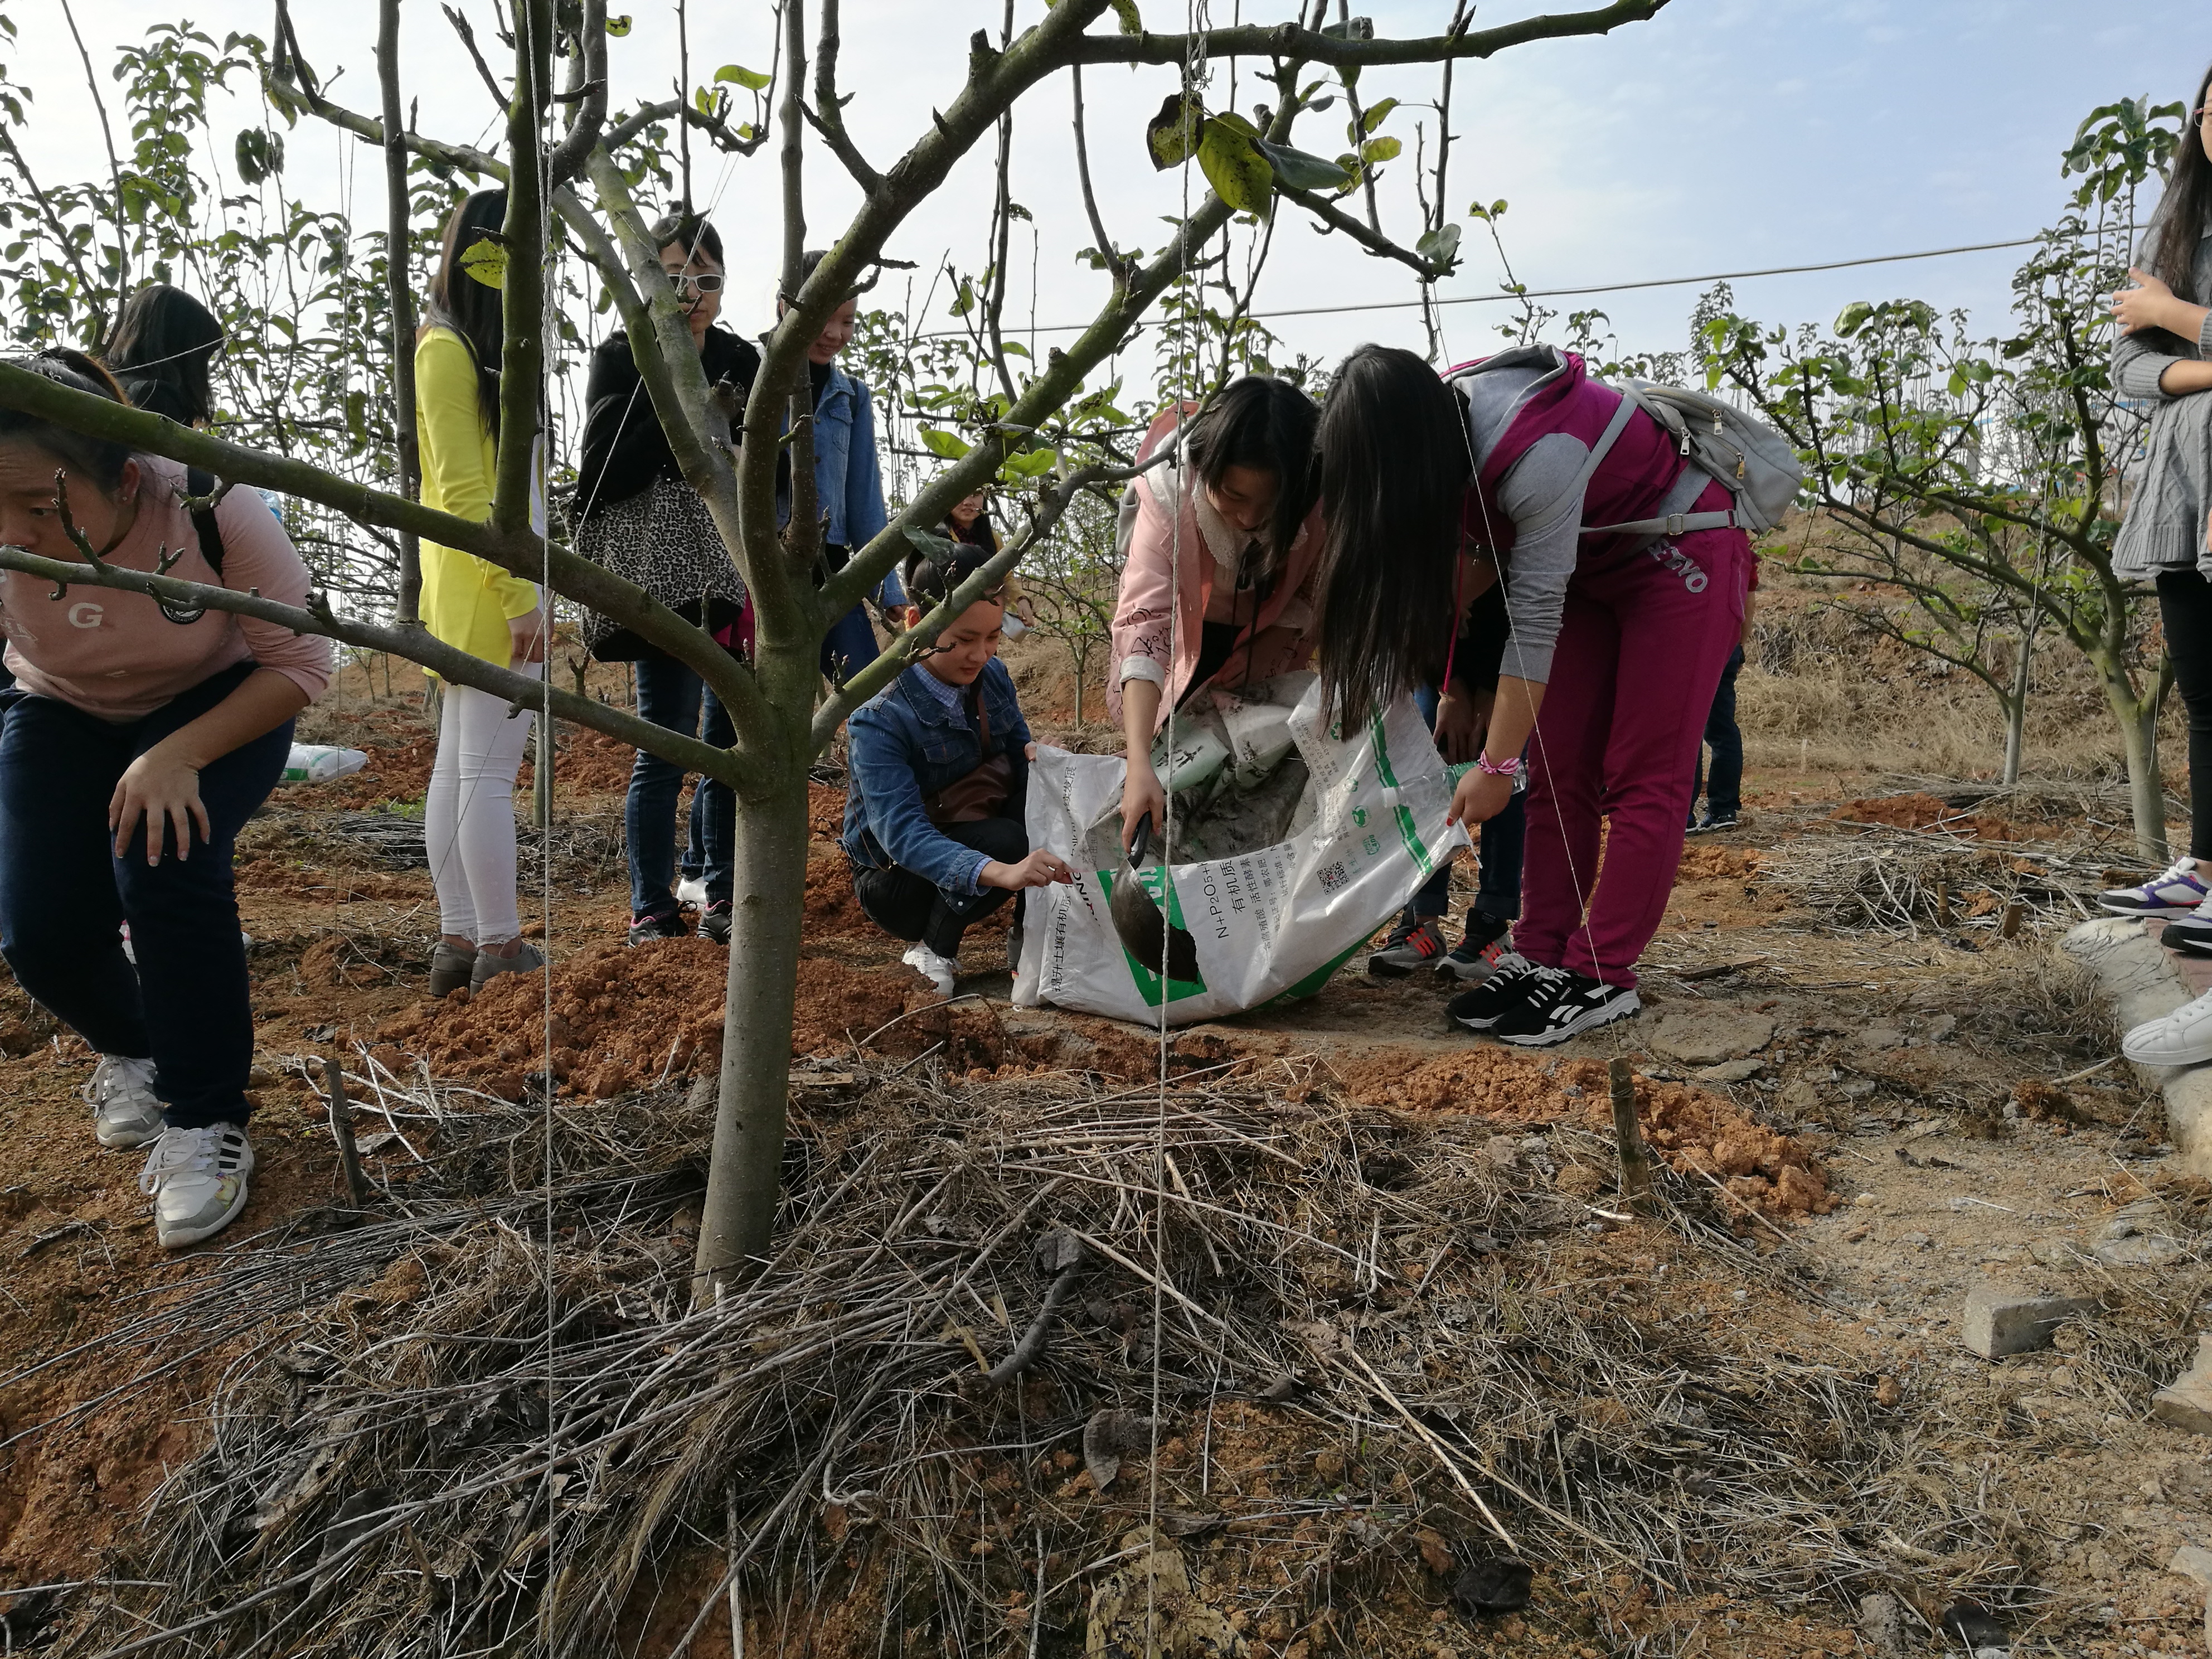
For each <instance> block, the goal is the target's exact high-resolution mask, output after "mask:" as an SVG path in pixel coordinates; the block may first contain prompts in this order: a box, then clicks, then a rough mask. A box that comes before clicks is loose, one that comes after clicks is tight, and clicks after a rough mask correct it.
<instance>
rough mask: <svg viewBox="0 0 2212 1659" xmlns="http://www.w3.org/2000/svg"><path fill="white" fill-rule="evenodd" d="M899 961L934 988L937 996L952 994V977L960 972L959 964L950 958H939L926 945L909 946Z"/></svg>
mask: <svg viewBox="0 0 2212 1659" xmlns="http://www.w3.org/2000/svg"><path fill="white" fill-rule="evenodd" d="M899 960H900V961H901V962H903V963H906V965H907V966H908V967H909V968H911V969H914V970H915V972H916V973H917V974H920V975H921V976H922V977H923V978H924V979H926V980H927V981H929V982H930V983H931V984H932V985H933V986H935V987H937V994H938V995H939V996H941V997H949V996H951V994H952V976H953V975H955V974H957V973H958V972H959V971H960V964H959V963H958V962H957V961H955V960H954V959H953V958H952V957H940V956H939V955H938V954H937V952H936V951H933V950H931V949H930V948H929V947H928V946H927V945H913V946H910V947H909V948H908V951H907V953H906V954H905V955H904V956H902V957H900V958H899Z"/></svg>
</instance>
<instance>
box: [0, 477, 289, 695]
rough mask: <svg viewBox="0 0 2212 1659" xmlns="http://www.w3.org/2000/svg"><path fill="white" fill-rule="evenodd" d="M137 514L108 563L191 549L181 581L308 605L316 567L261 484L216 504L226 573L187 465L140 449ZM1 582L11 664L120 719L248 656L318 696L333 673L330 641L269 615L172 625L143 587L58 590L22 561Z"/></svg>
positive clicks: (27, 677)
mask: <svg viewBox="0 0 2212 1659" xmlns="http://www.w3.org/2000/svg"><path fill="white" fill-rule="evenodd" d="M138 465H139V468H140V470H141V471H142V473H143V482H142V483H140V485H139V487H138V519H137V523H135V524H133V525H132V526H131V533H130V534H129V535H127V536H125V538H123V541H122V543H121V544H120V545H118V547H117V548H116V549H115V550H113V551H112V552H111V553H109V554H108V555H106V562H108V563H110V564H112V565H117V566H119V567H121V568H124V569H126V570H146V571H150V570H152V569H153V568H155V563H156V562H157V561H158V558H159V556H160V555H161V551H162V550H163V549H167V550H169V551H171V552H174V551H176V550H178V549H179V548H182V549H183V550H184V556H183V557H181V558H179V560H178V561H177V562H176V563H175V564H173V566H171V567H170V568H169V574H171V575H173V576H174V577H176V578H177V579H178V580H180V581H188V582H206V583H209V584H211V585H212V584H216V583H220V584H221V585H222V586H225V587H229V588H234V589H236V590H237V591H238V592H246V591H248V590H250V589H253V588H258V589H259V590H260V591H261V597H262V598H264V599H275V600H277V601H278V602H280V603H282V604H284V605H304V604H305V603H306V602H307V586H308V581H307V566H306V565H304V564H302V563H301V562H300V555H299V553H298V552H297V551H296V550H295V549H294V548H293V546H292V543H291V538H289V537H288V536H286V535H285V533H284V531H283V526H280V525H279V524H278V523H277V522H276V514H275V513H271V512H270V510H269V504H268V503H267V502H266V501H263V500H262V499H261V495H260V493H259V492H258V490H252V489H245V488H242V487H241V488H240V489H233V490H231V491H230V492H228V494H227V495H224V496H223V498H222V500H221V501H218V502H216V508H215V518H216V524H217V525H218V526H220V527H221V529H222V546H223V561H222V575H220V576H217V575H216V573H215V570H214V568H212V567H211V566H210V564H209V563H208V562H207V561H206V560H205V559H204V558H203V557H201V556H200V544H199V537H198V535H197V532H195V531H194V530H193V528H192V520H191V514H190V513H187V512H185V507H184V504H183V500H182V497H183V496H184V494H185V469H184V468H183V467H181V466H179V465H177V464H176V463H175V462H174V461H168V460H163V459H160V458H158V457H155V456H148V455H142V456H140V457H139V458H138ZM0 574H4V575H5V578H6V580H5V582H4V583H0V629H5V631H6V633H7V635H8V652H7V658H6V661H7V665H8V666H9V669H11V670H12V671H14V673H15V678H16V679H17V681H18V682H20V683H21V685H22V687H23V689H24V690H26V691H30V692H34V693H36V694H37V695H38V696H42V697H53V698H56V699H58V701H60V702H66V703H72V704H74V705H75V706H76V707H77V708H82V709H83V710H84V712H85V713H86V714H93V715H96V716H98V717H99V718H100V719H101V720H113V721H116V722H118V724H119V723H121V722H124V721H127V720H140V719H143V717H145V716H146V715H148V714H152V713H153V712H154V711H155V709H156V708H160V707H161V705H162V704H163V703H165V702H168V701H169V700H170V699H171V698H173V697H174V696H178V695H179V694H180V693H182V692H185V691H189V690H191V688H192V687H193V686H195V685H197V684H199V683H200V682H201V681H202V680H204V679H205V678H208V677H209V676H210V674H217V673H220V672H222V671H223V670H224V669H226V668H228V667H229V666H231V665H233V664H234V663H240V662H244V661H245V660H246V659H247V658H248V657H251V658H252V659H253V660H254V661H256V662H257V663H258V664H260V665H261V666H262V667H264V668H273V669H275V670H276V671H277V672H278V673H280V674H282V675H283V676H284V677H285V678H287V679H289V680H290V681H291V682H292V683H293V684H295V685H297V686H298V687H299V688H300V689H301V690H302V691H305V692H306V693H307V696H308V698H309V700H310V701H312V700H313V699H314V698H316V697H319V696H321V695H322V693H323V689H324V687H325V686H327V685H328V684H330V679H331V647H330V641H327V640H325V639H322V638H320V637H319V636H317V635H313V634H294V633H292V632H291V631H290V630H289V629H283V628H279V627H277V626H276V625H275V624H274V623H265V622H258V621H255V620H254V619H252V617H234V616H230V615H228V614H226V613H225V612H223V611H207V612H205V613H204V614H203V615H202V616H201V617H200V618H199V619H198V620H197V622H191V623H173V622H171V621H170V620H169V619H168V618H167V617H165V616H163V615H162V614H161V608H160V607H159V606H158V605H155V603H154V601H153V600H152V599H148V598H147V597H146V596H145V595H143V594H141V593H125V592H122V591H120V590H119V589H117V588H112V587H72V588H70V589H69V590H68V591H67V592H64V593H63V594H61V595H60V596H59V597H58V598H57V597H56V596H55V593H54V586H53V584H52V582H49V581H46V580H43V579H41V578H40V577H37V576H30V575H26V574H24V573H23V572H21V571H20V570H11V571H7V572H4V573H0Z"/></svg>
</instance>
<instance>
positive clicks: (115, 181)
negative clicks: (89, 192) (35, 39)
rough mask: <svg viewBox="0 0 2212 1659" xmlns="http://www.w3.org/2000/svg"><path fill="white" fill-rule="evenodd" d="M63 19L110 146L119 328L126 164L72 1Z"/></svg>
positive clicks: (124, 291)
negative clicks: (117, 147) (119, 157)
mask: <svg viewBox="0 0 2212 1659" xmlns="http://www.w3.org/2000/svg"><path fill="white" fill-rule="evenodd" d="M62 16H63V18H64V21H67V22H68V24H69V32H70V40H74V41H76V55H77V56H78V57H79V58H82V60H83V62H84V84H85V87H86V89H87V90H88V91H89V92H90V93H91V94H92V106H93V108H94V110H95V111H96V112H98V113H99V116H100V143H103V144H105V145H106V146H107V177H108V180H109V183H110V185H112V189H113V191H114V194H113V195H112V196H111V197H109V198H108V203H107V211H108V215H109V216H110V217H111V218H112V219H113V220H114V222H115V319H116V321H117V322H118V324H119V323H120V322H121V321H122V320H123V305H124V300H125V295H128V294H129V293H130V291H131V242H130V239H129V237H128V235H127V234H126V228H125V221H124V217H123V163H122V162H121V161H118V160H117V159H116V155H115V128H114V126H113V125H112V123H111V122H110V121H109V120H108V118H107V100H106V99H105V98H102V97H101V96H100V76H98V75H96V74H94V72H93V67H92V54H91V53H90V52H87V51H86V50H85V49H84V36H83V35H82V34H80V33H78V32H77V27H76V8H75V7H74V6H72V5H71V4H70V0H62ZM86 297H87V299H88V300H89V299H90V297H91V296H90V295H87V296H86ZM106 337H107V330H106V329H105V328H99V329H95V330H94V331H93V338H94V339H95V340H104V339H106Z"/></svg>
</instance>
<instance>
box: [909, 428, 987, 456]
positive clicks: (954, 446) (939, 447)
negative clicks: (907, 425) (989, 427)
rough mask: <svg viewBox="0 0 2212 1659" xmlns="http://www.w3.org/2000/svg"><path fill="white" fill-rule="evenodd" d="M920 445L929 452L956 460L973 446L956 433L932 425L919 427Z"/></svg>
mask: <svg viewBox="0 0 2212 1659" xmlns="http://www.w3.org/2000/svg"><path fill="white" fill-rule="evenodd" d="M921 447H923V448H924V449H927V451H928V452H929V453H931V454H933V455H940V456H942V457H944V458H945V459H946V460H948V461H957V460H958V459H960V458H961V457H962V456H963V455H965V454H966V453H968V452H969V450H970V449H973V448H974V447H975V446H974V445H973V444H971V443H969V442H968V441H966V440H965V439H963V438H962V437H961V436H959V435H957V433H951V432H947V431H945V430H944V429H943V428H939V427H933V426H926V427H923V428H921Z"/></svg>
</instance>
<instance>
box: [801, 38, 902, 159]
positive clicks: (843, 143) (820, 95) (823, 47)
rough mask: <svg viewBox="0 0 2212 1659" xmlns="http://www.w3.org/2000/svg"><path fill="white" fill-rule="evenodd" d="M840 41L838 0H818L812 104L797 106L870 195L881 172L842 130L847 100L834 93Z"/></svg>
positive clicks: (835, 90)
mask: <svg viewBox="0 0 2212 1659" xmlns="http://www.w3.org/2000/svg"><path fill="white" fill-rule="evenodd" d="M844 43H845V42H844V35H843V33H842V30H841V29H840V27H839V26H838V0H822V31H821V36H820V39H819V40H818V41H817V44H816V46H815V49H814V107H813V108H811V109H809V108H807V107H806V106H805V105H804V104H802V105H800V106H799V109H800V111H801V112H802V113H803V114H805V117H806V118H807V120H808V121H809V122H810V123H811V125H813V128H814V130H815V131H817V132H818V133H820V134H821V135H822V142H823V143H825V144H827V145H829V153H830V154H831V155H835V156H836V158H837V159H838V161H841V162H842V163H843V165H844V168H845V171H846V172H848V173H851V174H852V175H853V182H854V184H856V185H860V193H861V194H862V195H864V196H872V195H873V194H875V191H876V187H877V185H880V184H881V183H883V178H884V176H883V174H881V173H878V172H877V171H876V170H875V168H874V167H871V166H870V165H869V164H868V158H867V157H866V156H865V155H861V154H860V146H859V145H858V144H856V143H854V142H853V135H852V134H851V133H849V132H848V131H846V130H845V106H846V104H848V102H850V101H851V100H850V99H849V97H848V98H840V97H839V96H838V95H837V53H838V52H839V51H840V49H842V46H844Z"/></svg>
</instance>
